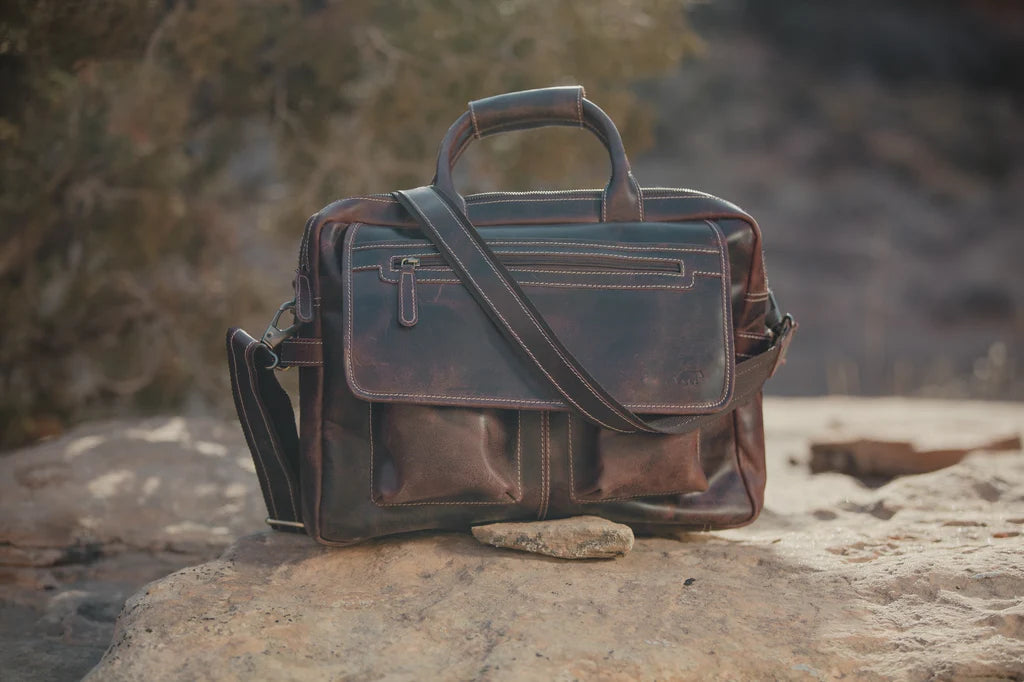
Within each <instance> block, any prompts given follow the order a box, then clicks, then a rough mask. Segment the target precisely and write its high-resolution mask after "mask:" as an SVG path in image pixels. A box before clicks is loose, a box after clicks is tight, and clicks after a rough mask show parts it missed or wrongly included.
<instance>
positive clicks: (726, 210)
mask: <svg viewBox="0 0 1024 682" xmlns="http://www.w3.org/2000/svg"><path fill="white" fill-rule="evenodd" d="M543 126H577V127H580V128H584V129H586V130H587V131H589V132H591V133H593V134H594V135H595V136H596V137H597V138H598V139H599V140H600V141H601V142H602V143H603V144H604V146H605V147H606V148H607V150H608V154H609V157H610V159H611V178H610V180H609V181H608V185H607V186H606V187H605V188H604V189H599V190H570V191H553V192H546V191H545V192H490V193H486V194H476V195H473V196H469V197H462V196H460V195H459V194H458V192H457V191H456V190H455V188H454V186H453V184H452V168H453V166H454V165H455V163H456V161H457V160H458V158H459V156H460V155H461V154H462V153H463V152H464V151H465V149H466V147H467V146H468V145H469V144H470V143H471V142H473V140H475V139H478V138H481V137H485V136H488V135H494V134H497V133H503V132H506V131H513V130H526V129H531V128H539V127H543ZM761 249H762V245H761V233H760V231H759V230H758V227H757V224H756V223H755V222H754V220H753V218H751V217H750V216H749V215H747V214H746V213H744V212H743V211H742V210H741V209H739V208H737V207H736V206H734V205H733V204H731V203H729V202H727V201H723V200H722V199H718V198H716V197H713V196H711V195H709V194H705V193H703V192H696V191H693V190H684V189H663V188H647V189H644V188H641V187H640V185H639V184H638V183H637V182H636V180H635V179H634V177H633V174H632V173H631V171H630V167H629V162H628V161H627V159H626V154H625V151H624V149H623V146H622V140H621V138H620V136H619V133H618V131H617V130H616V128H615V125H614V124H613V123H612V121H611V120H610V119H609V118H608V116H607V115H606V114H605V113H604V112H603V111H601V109H599V108H598V107H597V106H596V105H594V104H593V103H592V102H590V101H589V100H587V99H585V98H584V93H583V89H582V88H580V87H559V88H546V89H541V90H530V91H525V92H514V93H509V94H504V95H498V96H495V97H489V98H487V99H482V100H478V101H475V102H471V103H470V105H469V110H468V111H467V112H466V113H464V114H463V115H462V116H460V117H459V119H458V120H457V121H455V123H454V124H453V125H452V127H451V128H450V129H449V130H448V133H447V135H446V136H445V138H444V140H443V142H442V143H441V148H440V152H439V155H438V160H437V174H436V175H435V177H434V181H433V182H432V183H431V184H430V185H428V186H426V187H420V188H417V189H413V190H407V191H400V192H393V193H391V194H380V195H372V196H362V197H355V198H352V199H345V200H343V201H338V202H335V203H333V204H331V205H329V206H327V207H326V208H324V209H322V210H321V211H320V212H319V213H317V214H316V215H314V216H313V217H311V218H310V219H309V221H308V222H307V223H306V229H305V235H304V236H303V238H302V242H301V247H300V250H299V265H298V270H297V271H296V277H295V281H294V289H295V298H294V300H292V301H289V302H288V303H286V304H284V305H283V306H281V308H280V309H279V311H278V314H277V315H276V316H275V317H274V319H273V321H272V323H271V324H270V327H269V328H268V330H267V332H266V333H265V334H264V335H263V337H262V338H260V339H256V338H253V337H251V336H249V335H248V334H247V333H245V332H244V331H242V330H240V329H231V330H229V332H228V339H227V341H228V359H229V366H230V371H231V380H232V386H233V390H234V398H235V404H236V407H237V409H238V416H239V419H240V421H241V424H242V428H243V431H244V432H245V436H246V439H247V441H248V444H249V448H250V450H251V451H252V455H253V459H254V462H255V466H256V473H257V475H258V477H259V481H260V486H261V487H262V490H263V495H264V498H265V500H266V504H267V509H268V514H269V517H268V519H267V523H268V524H270V525H271V526H272V527H273V528H275V529H278V530H283V531H293V532H305V533H307V534H309V535H310V536H312V537H313V538H315V539H316V540H318V541H320V542H323V543H326V544H337V545H344V544H351V543H353V542H358V541H360V540H364V539H367V538H372V537H378V536H383V535H388V534H392V533H401V532H406V531H413V530H421V529H431V528H436V529H467V528H469V527H470V526H471V525H474V524H480V523H488V522H494V521H505V520H532V519H545V518H558V517H566V516H572V515H578V514H595V515H599V516H603V517H606V518H608V519H612V520H614V521H619V522H622V523H626V524H629V525H630V526H632V527H633V528H634V529H635V530H637V531H638V532H641V533H643V532H655V531H656V530H657V529H658V528H659V527H661V528H663V527H665V526H675V527H681V528H685V529H693V530H709V529H717V528H729V527H734V526H741V525H743V524H746V523H750V522H751V521H753V520H754V519H755V518H756V517H757V515H758V513H759V511H760V510H761V507H762V502H763V493H764V484H765V466H764V456H765V453H764V433H763V427H762V416H761V386H762V384H763V383H764V381H765V380H766V379H767V378H768V377H770V376H771V375H772V374H773V373H774V371H775V369H776V368H777V367H778V365H779V364H780V363H781V362H782V360H783V357H784V351H785V349H786V346H787V344H788V342H789V340H790V338H791V335H792V331H793V329H794V327H795V325H794V324H793V321H792V318H790V317H789V316H784V315H781V314H780V312H779V310H778V307H777V306H776V304H775V299H774V297H773V296H772V294H771V292H770V291H769V290H768V288H767V282H766V279H765V272H764V263H763V261H762V252H761ZM285 313H290V314H292V315H293V316H294V322H293V323H292V324H290V325H289V326H287V327H284V328H282V327H283V325H282V324H281V322H280V319H281V317H282V315H283V314H285ZM288 367H297V368H298V372H299V386H300V388H299V408H300V417H301V420H300V425H299V428H298V430H297V429H296V425H295V418H294V414H293V412H292V407H291V403H290V402H289V399H288V396H287V395H286V394H285V392H284V391H283V390H282V388H281V386H280V384H279V383H278V381H277V379H276V377H275V371H276V370H280V369H283V368H288Z"/></svg>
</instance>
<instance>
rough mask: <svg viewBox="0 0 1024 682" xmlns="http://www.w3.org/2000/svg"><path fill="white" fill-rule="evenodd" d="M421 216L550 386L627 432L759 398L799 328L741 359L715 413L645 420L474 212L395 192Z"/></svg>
mask: <svg viewBox="0 0 1024 682" xmlns="http://www.w3.org/2000/svg"><path fill="white" fill-rule="evenodd" d="M393 196H394V197H395V198H396V199H397V200H398V201H399V202H400V203H401V204H402V205H403V206H404V207H405V208H406V209H407V210H408V211H409V213H410V214H411V215H412V216H413V217H414V218H416V220H417V222H419V224H420V228H421V230H422V231H423V233H424V234H425V235H426V236H427V237H428V238H429V239H430V241H431V242H432V243H433V244H434V246H435V247H437V250H438V252H439V253H440V254H441V255H442V257H443V258H444V259H445V261H446V262H447V263H448V264H449V265H450V266H451V267H452V270H453V271H454V272H455V275H456V276H457V277H458V278H459V280H460V281H461V282H462V284H463V285H464V286H465V287H466V290H467V291H469V292H470V294H471V295H472V296H473V298H474V299H475V300H476V302H477V303H478V304H479V305H480V307H481V308H482V309H483V310H484V312H486V313H487V315H488V316H489V317H490V318H491V320H492V321H493V322H494V324H495V325H496V326H497V327H498V329H499V330H501V332H502V333H503V334H504V336H505V337H506V339H507V340H508V341H509V342H510V343H511V344H512V345H513V346H514V347H516V348H518V349H519V350H520V351H522V353H523V354H524V355H525V356H526V357H527V358H528V359H529V360H530V361H531V362H532V363H533V364H534V365H535V366H536V367H537V369H539V370H540V372H541V374H542V375H543V376H544V377H545V378H546V380H547V381H548V383H550V384H551V386H552V387H553V388H554V389H555V390H556V391H557V392H558V393H559V394H560V395H561V396H562V397H563V398H564V399H565V400H566V402H568V403H569V404H570V405H572V406H573V407H574V408H575V409H576V410H577V411H578V412H579V413H580V414H581V415H583V416H584V417H585V418H586V419H587V420H589V421H590V422H592V423H594V424H596V425H597V426H600V427H602V428H606V429H610V430H613V431H621V432H624V433H633V432H637V431H643V432H647V433H665V434H672V433H676V434H678V433H687V432H689V431H693V430H695V429H698V428H700V426H701V425H702V424H704V423H706V422H708V421H711V420H713V419H716V418H717V416H718V414H720V413H721V411H725V410H728V409H730V408H734V407H738V406H739V405H742V404H743V403H745V402H747V401H748V400H750V399H751V398H753V397H754V396H755V395H756V394H757V392H758V391H759V390H761V386H762V384H763V383H764V382H765V380H767V379H768V378H769V377H770V376H771V375H772V374H773V373H774V371H775V368H776V367H777V366H778V365H779V364H780V362H781V360H782V358H783V353H784V351H785V349H786V347H787V346H788V343H789V339H790V334H791V332H792V329H793V327H794V325H793V324H792V320H791V318H788V317H787V318H785V319H786V320H787V321H788V322H784V323H783V325H782V326H781V327H780V329H778V330H777V332H776V338H775V339H774V343H773V345H772V346H771V347H770V348H768V349H767V350H766V351H764V352H763V353H761V354H759V355H757V356H756V357H754V358H750V359H749V360H746V361H744V362H742V363H739V364H738V365H737V368H736V380H735V384H734V389H733V395H732V396H731V398H730V400H729V402H728V403H727V404H726V406H725V407H724V408H723V410H721V411H719V412H718V413H716V414H710V415H685V416H669V417H657V418H654V419H648V420H645V419H643V418H641V417H639V416H638V415H636V414H634V413H633V412H632V411H631V410H630V409H629V408H627V407H625V406H624V405H622V404H621V403H620V402H619V401H618V400H616V399H615V398H614V397H613V396H611V395H610V394H609V393H608V392H607V391H606V390H605V389H604V388H603V387H602V386H601V384H600V383H598V382H597V380H595V379H594V377H593V376H591V374H590V373H589V372H588V371H587V370H586V368H584V367H583V366H581V365H580V363H579V361H577V360H576V358H575V357H573V355H572V353H570V352H569V351H568V350H567V349H566V348H565V346H564V345H563V344H562V342H561V341H560V340H559V339H558V337H557V336H555V333H554V332H553V331H552V330H551V328H550V327H549V326H548V324H547V322H545V321H544V318H543V317H542V316H541V314H540V313H539V312H538V311H537V309H536V308H535V307H534V306H533V304H532V303H531V302H530V299H529V298H528V297H527V296H526V295H525V294H524V293H523V291H522V289H521V288H520V287H519V284H518V283H517V282H516V281H515V279H514V278H513V277H512V276H511V275H510V274H509V272H508V270H506V269H505V267H504V266H503V265H502V264H501V262H500V261H499V260H498V258H497V257H496V256H495V255H494V253H493V252H492V251H491V250H490V248H489V247H488V246H487V244H486V243H485V242H484V240H483V238H482V237H481V236H480V233H479V232H477V230H476V228H475V227H473V224H472V223H471V222H470V220H469V217H468V216H466V214H465V213H464V212H463V211H462V210H461V209H459V208H458V207H457V206H456V204H455V202H452V201H450V200H449V199H448V198H447V197H446V196H445V195H443V194H442V193H440V192H439V191H437V189H435V188H434V187H433V186H428V187H418V188H416V189H412V190H405V191H400V192H394V193H393Z"/></svg>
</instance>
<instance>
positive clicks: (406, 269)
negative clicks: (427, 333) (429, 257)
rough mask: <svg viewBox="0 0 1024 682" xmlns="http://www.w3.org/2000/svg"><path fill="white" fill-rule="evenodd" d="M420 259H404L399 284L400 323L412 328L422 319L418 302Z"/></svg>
mask: <svg viewBox="0 0 1024 682" xmlns="http://www.w3.org/2000/svg"><path fill="white" fill-rule="evenodd" d="M419 264H420V259H419V258H403V259H402V275H401V277H400V279H399V283H398V323H399V324H400V325H402V326H403V327H412V326H414V325H415V324H416V321H417V320H418V319H419V317H420V313H419V307H418V304H417V302H416V267H417V266H418V265H419Z"/></svg>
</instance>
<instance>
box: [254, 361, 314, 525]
mask: <svg viewBox="0 0 1024 682" xmlns="http://www.w3.org/2000/svg"><path fill="white" fill-rule="evenodd" d="M255 347H256V344H255V343H253V344H250V345H249V347H248V348H246V349H245V353H246V356H249V355H250V350H255ZM246 365H247V366H248V369H249V381H250V382H252V386H253V388H254V389H255V388H256V387H257V386H258V385H259V384H258V383H257V378H256V371H255V369H254V365H253V363H252V362H247V363H246ZM256 407H257V408H259V411H260V416H261V417H262V418H263V424H264V426H265V427H266V429H267V435H268V436H269V440H270V445H271V446H272V447H273V449H274V456H275V457H276V458H277V461H278V464H279V465H280V467H281V473H282V474H283V475H284V480H285V487H286V488H287V489H288V500H289V501H290V502H291V505H292V514H293V516H294V517H295V519H296V520H299V521H301V520H302V516H301V515H300V514H299V509H298V505H296V504H295V495H294V493H292V477H291V475H290V474H289V473H288V469H287V468H286V467H285V462H284V456H283V455H282V454H281V449H280V446H279V445H278V443H277V437H276V436H275V435H274V432H273V430H272V429H271V428H270V420H269V419H268V418H267V411H266V410H265V409H263V401H262V400H257V401H256ZM268 483H269V479H268Z"/></svg>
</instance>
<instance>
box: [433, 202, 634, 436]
mask: <svg viewBox="0 0 1024 682" xmlns="http://www.w3.org/2000/svg"><path fill="white" fill-rule="evenodd" d="M438 201H440V203H441V206H442V207H444V210H446V211H447V212H448V215H450V216H451V217H452V220H454V221H455V223H456V225H457V226H458V227H459V229H461V230H462V231H463V232H464V233H465V234H466V236H467V238H468V239H469V242H470V244H472V246H473V248H475V249H476V250H477V252H478V253H479V254H480V255H481V257H482V258H483V260H484V262H485V263H486V264H487V266H488V267H489V268H490V269H491V271H492V272H494V274H495V275H496V276H497V278H498V280H499V281H500V282H501V284H502V286H504V287H505V290H506V291H508V293H509V294H510V295H511V296H512V299H513V301H514V302H515V303H516V304H517V305H518V306H519V309H520V310H522V311H523V314H524V315H526V318H527V319H528V320H529V321H530V322H532V323H533V326H534V327H535V328H536V329H537V331H538V332H540V335H541V337H543V338H544V340H545V341H547V342H548V345H549V346H550V347H551V350H553V351H554V352H555V355H557V356H558V357H559V358H560V359H561V360H562V363H563V364H564V365H565V367H566V368H567V369H568V370H569V371H570V372H572V373H573V374H574V375H576V378H577V379H579V380H580V382H581V383H582V384H583V385H584V386H585V387H586V388H587V389H588V390H589V391H590V392H591V394H592V395H593V396H594V397H595V398H597V399H598V401H600V402H601V403H603V404H604V406H605V407H607V408H608V409H609V410H610V411H611V412H612V413H613V414H615V415H616V416H617V417H619V418H620V419H622V420H623V421H625V422H626V423H627V424H630V425H631V426H634V427H639V426H640V424H641V422H636V421H634V417H633V416H632V415H624V414H619V411H618V409H616V408H614V407H612V406H611V404H609V403H608V401H606V400H605V399H604V397H603V396H601V395H599V394H598V393H597V392H596V391H595V389H594V388H593V387H592V386H591V385H590V384H589V383H588V382H587V381H586V380H585V379H584V378H583V377H582V376H581V375H580V373H579V372H577V371H576V368H575V367H573V366H572V364H571V363H570V362H569V360H568V359H567V358H566V357H565V356H564V355H563V354H562V352H561V351H560V350H559V349H558V346H557V345H555V343H554V341H552V340H551V338H549V336H548V334H547V333H546V332H545V331H544V329H543V327H541V325H540V324H539V323H538V322H537V320H535V319H534V318H533V315H531V314H530V312H529V311H528V310H527V308H526V306H524V305H523V303H522V301H520V300H519V297H518V296H517V295H516V294H515V292H514V291H512V287H510V286H509V285H508V282H506V281H505V279H504V278H503V277H502V276H501V275H500V274H499V273H498V271H497V270H496V269H495V267H494V265H493V264H492V263H491V261H490V259H489V258H487V256H486V254H485V253H484V252H483V249H481V248H480V245H479V244H477V242H476V240H475V239H473V236H472V234H471V233H470V232H469V231H468V230H467V229H466V226H465V225H463V224H462V222H461V221H460V220H459V219H458V218H457V217H456V216H455V213H453V212H452V210H451V209H450V208H449V207H448V204H447V203H446V202H445V201H444V200H442V199H440V198H439V197H438ZM421 215H423V218H424V219H425V220H426V221H427V223H429V224H430V226H431V228H433V230H434V232H435V233H436V234H437V238H438V239H439V240H441V243H443V244H444V245H445V247H446V248H447V249H448V251H449V252H451V254H452V257H453V258H454V259H455V260H456V261H458V263H459V265H460V266H461V267H462V269H463V270H465V272H466V277H467V278H469V280H470V281H471V282H473V284H474V285H476V287H477V289H479V290H480V293H481V295H482V296H483V297H484V298H485V299H487V302H488V303H490V304H491V307H492V308H493V307H494V304H493V303H492V302H491V300H490V299H489V298H487V295H486V294H485V293H483V290H482V289H481V288H480V285H479V284H477V282H476V280H475V279H473V275H472V274H471V273H470V272H469V269H468V268H466V266H465V265H464V264H463V263H462V261H461V260H459V257H458V254H456V253H455V252H454V251H452V249H451V247H450V246H448V242H446V241H445V239H444V236H443V235H441V233H440V232H439V231H438V230H437V228H436V227H434V224H433V223H431V222H430V218H429V217H428V216H427V215H426V214H421ZM495 312H496V313H497V314H498V316H499V317H501V319H502V320H503V321H505V318H504V317H503V316H501V313H500V311H498V310H497V309H496V308H495ZM505 324H506V325H507V324H508V322H507V321H505ZM509 329H510V331H511V332H512V335H513V336H515V337H516V340H518V341H519V343H520V344H522V343H523V341H522V339H520V338H519V337H518V336H517V335H516V333H515V331H514V330H512V329H511V327H509ZM523 346H524V349H525V350H526V351H527V353H529V354H530V357H533V353H531V352H530V351H529V349H528V348H525V344H523ZM536 360H537V359H536V358H534V361H536ZM538 364H539V363H538ZM541 369H542V370H543V371H544V373H545V374H547V371H546V370H544V368H543V367H541ZM548 378H550V379H551V381H552V382H553V383H554V384H555V386H556V387H558V388H559V389H560V390H562V391H564V390H565V389H564V388H563V387H562V386H561V384H559V383H558V382H557V381H556V380H555V378H554V377H552V376H550V375H548ZM565 398H566V400H569V402H571V403H573V405H576V403H575V401H573V400H572V399H570V398H569V396H568V395H566V396H565ZM576 408H577V409H579V410H580V412H583V414H586V415H587V416H589V417H590V418H591V419H594V421H596V422H597V423H599V424H601V425H603V426H606V427H607V428H609V429H611V430H613V431H620V432H622V431H623V430H622V429H616V428H613V427H611V426H608V425H607V424H604V422H602V421H601V420H599V419H597V418H596V417H594V416H593V415H591V414H590V413H588V412H587V411H586V410H584V409H583V408H581V407H580V406H579V405H576Z"/></svg>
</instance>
